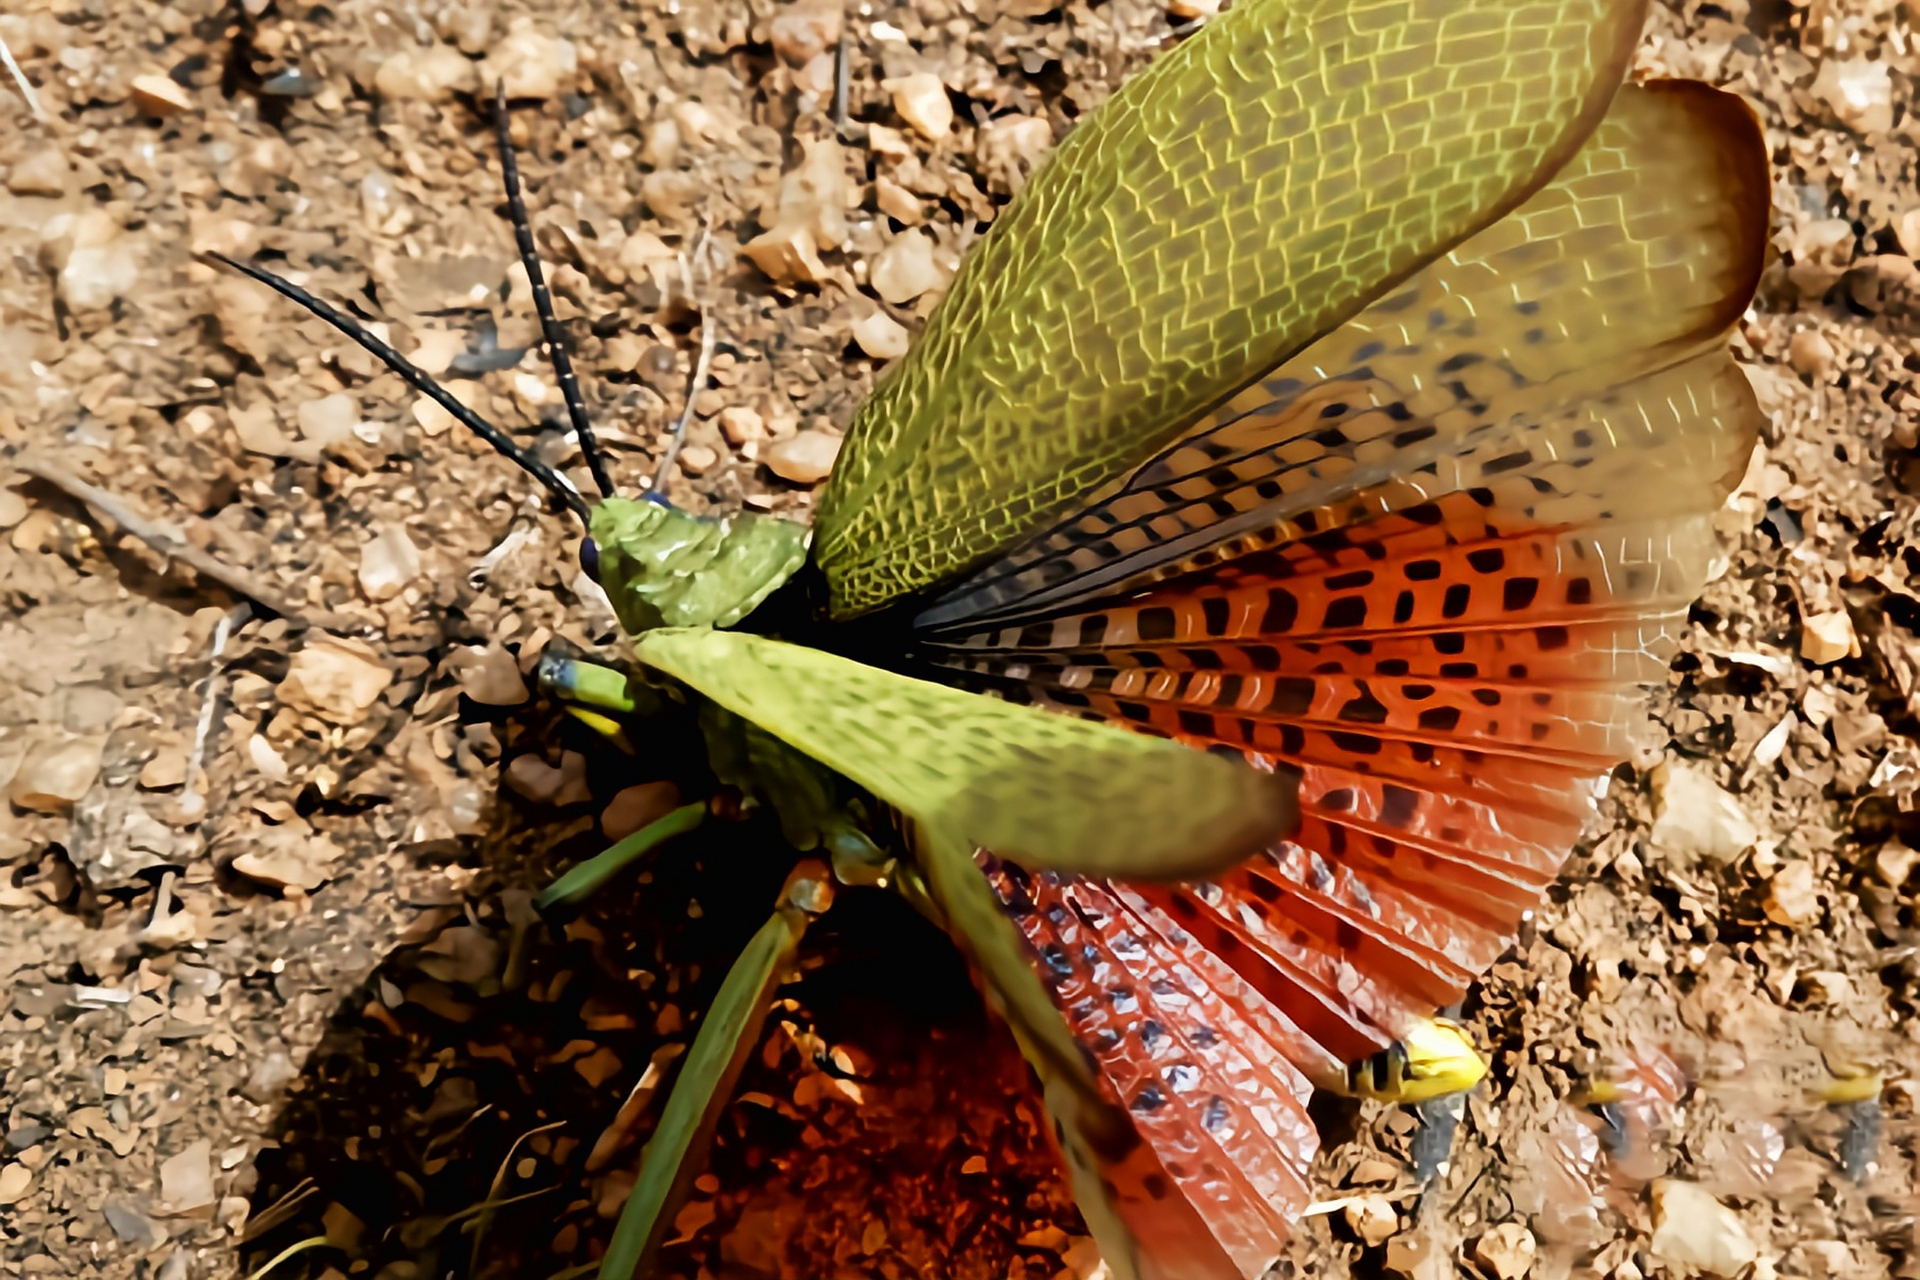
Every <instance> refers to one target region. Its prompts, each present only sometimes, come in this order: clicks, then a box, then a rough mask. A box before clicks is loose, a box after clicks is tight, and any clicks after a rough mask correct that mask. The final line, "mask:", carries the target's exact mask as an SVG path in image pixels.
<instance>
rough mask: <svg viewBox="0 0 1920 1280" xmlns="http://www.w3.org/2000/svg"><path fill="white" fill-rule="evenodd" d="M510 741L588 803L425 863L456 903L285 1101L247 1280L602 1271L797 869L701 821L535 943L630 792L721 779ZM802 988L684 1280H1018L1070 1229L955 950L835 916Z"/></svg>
mask: <svg viewBox="0 0 1920 1280" xmlns="http://www.w3.org/2000/svg"><path fill="white" fill-rule="evenodd" d="M480 710H481V709H479V708H475V707H472V706H468V707H466V708H465V711H466V712H467V713H468V714H477V713H479V712H480ZM497 728H498V731H499V733H500V736H501V739H502V741H503V743H504V744H505V747H506V753H507V755H508V756H509V757H511V756H512V755H514V754H515V753H516V752H523V751H528V750H539V751H546V752H549V753H551V752H553V751H554V749H555V748H556V747H557V746H560V745H564V746H565V747H566V748H568V749H572V750H577V751H580V752H582V753H583V754H585V755H586V756H587V759H588V761H589V782H590V785H591V788H592V790H593V791H594V793H595V797H596V798H595V800H594V801H593V803H592V804H590V805H588V804H582V805H578V806H575V808H574V809H572V810H564V811H555V810H552V809H537V810H536V809H530V808H528V807H527V806H525V805H522V804H517V803H514V802H511V801H510V799H509V798H508V797H507V796H506V795H505V794H504V793H503V796H502V798H501V801H500V803H498V804H497V805H496V814H495V817H494V820H493V821H492V824H491V826H490V827H489V829H488V830H487V831H486V832H485V833H484V834H483V835H481V836H480V837H478V838H476V839H472V840H468V841H461V842H445V843H438V844H432V845H423V846H419V847H417V848H416V849H414V850H412V851H411V852H412V854H413V855H414V856H415V857H416V858H417V859H420V860H423V861H428V862H433V863H438V864H440V865H442V866H454V867H457V869H458V870H459V871H460V872H461V874H460V875H458V876H456V877H454V879H455V880H456V881H462V880H463V881H465V882H466V883H467V885H468V888H467V890H466V891H465V892H464V893H462V894H461V895H460V896H459V897H458V898H457V899H455V900H450V901H446V902H445V903H443V904H441V905H438V906H434V907H429V908H427V909H426V910H425V911H424V912H423V914H421V915H420V916H419V917H418V918H417V919H416V921H415V923H414V925H413V926H412V927H411V928H410V929H409V930H408V931H407V933H406V934H405V935H404V936H403V937H401V938H400V939H398V940H397V942H396V944H395V945H394V946H393V947H392V949H391V950H390V951H388V952H387V953H386V954H385V956H384V957H383V958H382V960H381V961H380V963H379V964H378V966H377V967H376V968H375V969H374V971H373V972H372V973H371V974H370V975H369V976H368V977H367V978H366V980H365V981H364V982H363V983H361V984H360V986H359V987H358V988H357V989H355V990H353V991H352V992H351V993H350V994H349V995H348V997H347V998H346V999H344V1000H343V1001H342V1002H341V1003H340V1004H339V1006H338V1008H337V1009H336V1010H335V1012H334V1014H333V1016H332V1017H331V1019H330V1021H329V1023H328V1026H327V1029H326V1032H325V1035H324V1037H323V1039H322V1041H321V1043H320V1045H319V1046H318V1048H317V1049H315V1050H314V1052H313V1053H312V1054H311V1055H310V1056H309V1057H308V1059H307V1061H306V1062H305V1064H304V1066H303V1067H302V1069H301V1070H300V1072H299V1075H298V1077H297V1078H296V1079H294V1080H293V1081H291V1082H290V1083H289V1084H288V1086H287V1089H286V1093H285V1102H284V1105H283V1106H282V1108H281V1110H280V1111H279V1113H278V1115H277V1116H276V1117H275V1121H274V1123H273V1125H272V1127H271V1129H270V1130H269V1133H270V1136H271V1138H272V1139H273V1145H269V1146H268V1147H267V1148H266V1149H265V1150H264V1151H263V1152H262V1153H261V1155H260V1157H259V1159H258V1162H257V1169H258V1180H257V1183H256V1185H255V1188H254V1191H253V1194H252V1197H251V1201H252V1218H251V1224H252V1225H251V1227H250V1230H249V1234H248V1238H247V1243H246V1246H245V1262H246V1265H247V1266H248V1267H249V1269H254V1268H258V1267H260V1266H261V1265H263V1264H264V1263H266V1262H267V1261H268V1260H270V1259H272V1258H274V1257H275V1256H276V1255H278V1254H279V1253H280V1252H281V1251H282V1250H284V1249H286V1248H288V1247H289V1246H293V1245H296V1244H298V1243H300V1242H302V1241H313V1240H316V1239H319V1238H324V1243H321V1244H318V1245H316V1246H314V1247H310V1248H309V1249H307V1250H306V1251H305V1252H303V1253H301V1254H298V1255H296V1257H295V1258H293V1259H289V1260H288V1261H287V1262H285V1263H283V1264H282V1266H281V1267H279V1268H276V1271H275V1274H276V1276H278V1277H289V1276H299V1275H303V1274H304V1275H307V1276H322V1275H340V1274H343V1273H346V1274H352V1275H356V1276H358V1275H368V1276H376V1277H391V1278H393V1280H401V1278H403V1277H412V1276H420V1277H425V1276H436V1277H464V1276H488V1277H504V1276H516V1277H543V1276H551V1275H556V1274H559V1273H562V1272H565V1271H567V1270H568V1269H569V1268H572V1267H578V1266H581V1265H582V1264H588V1263H591V1262H592V1260H593V1259H595V1258H597V1257H598V1255H599V1254H600V1252H601V1251H602V1250H603V1249H604V1247H605V1242H606V1239H607V1237H608V1236H609V1234H610V1233H611V1230H612V1215H613V1214H614V1213H615V1212H616V1211H617V1206H618V1204H619V1202H620V1201H621V1199H622V1198H623V1197H624V1194H625V1191H626V1189H627V1187H628V1186H629V1185H630V1181H631V1177H632V1170H633V1167H634V1165H635V1163H636V1160H637V1156H638V1153H639V1149H640V1146H641V1144H642V1143H643V1142H644V1140H645V1138H646V1136H647V1134H648V1132H650V1130H651V1128H652V1125H653V1124H654V1122H655V1120H656V1118H657V1116H658V1113H659V1108H660V1103H661V1101H662V1100H663V1097H664V1089H661V1088H657V1087H655V1085H656V1082H661V1083H665V1084H670V1083H671V1081H672V1079H673V1077H674V1074H675V1067H676V1063H675V1061H674V1059H675V1056H676V1054H677V1052H678V1051H679V1049H680V1048H682V1047H683V1046H684V1045H686V1044H687V1043H688V1042H689V1041H690V1040H691V1037H692V1034H693V1031H694V1029H695V1028H696V1027H697V1024H698V1019H699V1017H700V1014H701V1011H703V1010H704V1009H705V1008H706V1006H707V1004H708V1003H709V1001H710V1000H711V998H712V996H713V994H714V992H715V991H716V990H717V988H718V986H719V983H720V981H721V980H722V978H723V977H724V976H725V973H726V969H727V966H728V965H729V964H730V963H731V961H732V959H733V958H734V956H735V955H736V954H737V952H738V951H739V949H740V947H741V945H742V944H743V943H744V942H745V940H746V939H747V937H748V936H749V935H750V934H751V933H752V932H753V930H754V929H755V928H757V927H758V926H759V925H760V924H761V923H762V922H763V921H764V920H765V919H766V916H767V913H768V911H769V910H770V909H771V907H772V904H773V902H774V900H775V897H776V895H777V893H778V891H779V889H780V886H781V884H782V883H783V881H784V878H785V876H786V874H787V872H788V870H789V869H790V868H791V865H792V858H793V854H792V852H791V851H790V850H789V849H787V848H786V846H784V845H783V844H782V843H781V842H780V840H779V839H778V836H777V833H776V832H775V831H774V830H773V829H772V828H771V824H770V823H766V822H762V821H758V820H749V821H747V822H744V823H725V822H719V821H711V820H710V821H709V822H708V823H706V824H705V825H704V826H703V827H702V828H701V829H699V830H697V831H696V832H694V833H693V834H691V835H689V836H685V837H682V838H681V839H680V840H678V841H677V842H675V843H674V844H672V845H670V846H668V847H667V848H666V849H665V850H663V851H661V852H660V853H659V854H657V855H656V856H655V857H654V858H653V859H652V860H651V862H650V863H648V864H647V865H646V867H645V869H644V870H643V871H641V872H639V873H638V874H629V875H628V876H627V877H625V878H624V879H623V880H622V881H621V882H619V883H617V884H616V885H614V886H612V887H610V888H609V889H607V890H605V891H603V892H602V893H600V894H599V895H598V896H597V897H596V898H594V899H593V900H592V901H591V902H590V903H589V904H588V905H587V906H586V907H585V908H584V909H583V910H582V911H581V912H579V913H578V914H577V915H574V916H572V917H571V918H567V917H563V916H558V915H556V916H554V917H553V918H550V919H542V918H541V917H540V916H539V915H538V914H537V913H536V912H535V911H534V910H533V907H532V898H533V896H534V894H535V893H536V892H537V891H538V890H539V889H540V888H541V887H543V886H544V885H545V884H547V883H548V882H549V881H550V880H551V879H552V877H553V876H554V874H556V872H557V871H558V870H559V869H562V868H564V867H565V866H566V865H568V864H570V863H571V862H573V861H574V860H576V859H578V858H581V857H585V856H588V855H590V854H592V853H594V852H597V851H598V849H599V848H600V847H601V845H602V844H603V841H602V840H601V839H600V838H599V837H598V836H597V835H596V834H595V828H594V823H593V821H592V818H591V815H592V814H593V813H597V812H598V811H599V806H601V805H604V803H605V802H606V800H607V798H608V797H609V796H611V794H612V793H613V792H614V791H616V790H618V789H619V788H620V787H622V786H627V785H631V784H633V783H635V782H637V781H647V780H654V779H658V778H661V777H672V778H675V780H676V781H678V782H680V783H681V784H682V786H683V788H684V792H685V794H687V795H698V794H703V792H702V791H701V790H700V788H702V787H704V786H706V785H707V780H706V779H704V778H703V777H701V776H700V773H701V770H702V769H703V767H704V766H703V765H700V764H699V763H698V761H699V753H698V752H697V751H689V750H687V748H688V746H689V744H691V743H696V742H697V737H695V736H693V734H692V730H691V726H690V725H668V726H664V727H661V726H655V727H653V728H651V729H649V731H648V732H647V733H646V734H645V735H642V736H641V737H640V739H639V740H640V741H641V742H642V744H643V745H642V750H641V752H640V753H639V754H638V755H637V756H635V757H628V756H625V755H622V754H621V753H619V752H617V751H615V750H614V749H612V748H611V747H609V746H607V745H606V744H605V743H604V742H602V741H600V740H598V739H596V738H595V737H594V736H593V735H592V734H590V733H588V732H586V731H584V730H582V729H580V728H579V726H577V725H573V724H571V722H565V723H560V724H556V723H554V722H553V721H552V720H551V719H547V720H544V721H541V722H538V723H535V722H532V721H531V720H528V719H526V718H524V717H522V718H516V719H513V720H508V721H505V722H503V723H501V724H500V725H498V726H497ZM689 761H692V762H694V763H693V764H692V765H691V766H690V765H689ZM801 969H802V975H801V977H800V978H799V980H798V981H796V982H795V983H793V984H792V985H790V986H789V987H788V988H787V989H786V990H785V991H784V992H783V997H785V998H784V999H783V1001H782V1003H781V1004H780V1006H779V1007H778V1008H777V1009H776V1011H775V1016H774V1018H773V1019H771V1020H770V1021H769V1026H768V1032H767V1034H766V1036H765V1037H764V1039H763V1043H762V1045H761V1046H760V1048H759V1050H758V1051H757V1052H756V1054H755V1056H754V1059H753V1061H752V1064H751V1065H750V1066H749V1068H748V1072H747V1075H746V1078H745V1080H744V1081H743V1082H742V1086H741V1089H740V1091H739V1093H738V1095H737V1100H736V1101H734V1102H733V1103H732V1104H731V1105H730V1106H729V1109H728V1112H727V1115H726V1117H725V1119H724V1120H723V1122H722V1124H721V1127H720V1133H719V1136H718V1139H717V1143H716V1147H715V1150H714V1153H713V1156H712V1159H711V1163H710V1167H711V1170H712V1172H711V1174H710V1176H709V1177H708V1178H706V1179H703V1180H702V1182H701V1183H700V1184H699V1186H698V1188H697V1189H696V1192H695V1195H694V1197H693V1199H692V1200H691V1201H690V1203H689V1206H688V1208H687V1209H685V1210H684V1211H683V1215H682V1217H681V1218H680V1219H679V1222H680V1224H681V1225H683V1226H684V1227H685V1228H686V1229H687V1230H686V1234H687V1236H688V1237H689V1238H688V1239H685V1240H683V1241H681V1242H680V1243H678V1244H677V1245H675V1246H674V1247H673V1248H671V1249H670V1251H669V1254H668V1258H667V1264H668V1266H667V1270H668V1273H670V1274H675V1275H694V1274H698V1273H700V1272H701V1271H702V1270H703V1269H704V1270H706V1271H707V1272H708V1273H710V1274H719V1275H733V1276H743V1277H745V1276H774V1275H783V1274H784V1275H796V1274H797V1275H806V1276H825V1275H829V1274H834V1273H835V1272H836V1270H838V1269H839V1268H842V1267H844V1266H845V1265H847V1264H848V1263H850V1262H857V1263H858V1264H859V1267H858V1270H859V1273H860V1274H863V1275H865V1274H886V1275H896V1274H898V1275H904V1274H915V1273H919V1272H920V1271H922V1269H923V1268H926V1267H929V1266H934V1267H938V1268H940V1269H941V1273H942V1274H948V1275H953V1276H955V1277H961V1276H968V1275H982V1276H984V1275H994V1276H1005V1275H1006V1274H1007V1270H1008V1266H1009V1263H1010V1262H1011V1261H1012V1260H1013V1259H1014V1257H1015V1255H1016V1254H1017V1253H1018V1252H1019V1246H1018V1245H1017V1243H1016V1242H1017V1241H1018V1240H1019V1239H1020V1238H1021V1237H1022V1236H1023V1235H1028V1234H1030V1233H1031V1232H1032V1231H1034V1230H1035V1229H1036V1227H1044V1226H1047V1225H1049V1224H1052V1223H1057V1222H1060V1221H1063V1220H1064V1221H1068V1222H1071V1221H1072V1220H1073V1212H1072V1210H1071V1208H1069V1207H1067V1205H1066V1199H1065V1193H1064V1191H1063V1189H1062V1188H1060V1187H1059V1186H1058V1183H1057V1179H1056V1177H1055V1175H1054V1172H1053V1163H1052V1159H1051V1155H1050V1152H1049V1150H1048V1149H1047V1146H1046V1144H1045V1140H1044V1137H1043V1135H1042V1131H1041V1127H1040V1124H1039V1117H1038V1114H1037V1112H1038V1107H1037V1103H1036V1102H1034V1101H1033V1100H1032V1099H1031V1098H1030V1096H1029V1093H1028V1086H1027V1082H1026V1074H1025V1068H1024V1067H1023V1066H1022V1064H1021V1063H1020V1061H1019V1058H1018V1055H1017V1053H1016V1052H1015V1050H1014V1049H1013V1047H1012V1045H1011V1043H1010V1042H1009V1040H1008V1038H1007V1036H1006V1035H1005V1033H1004V1032H1003V1031H1001V1030H1000V1029H998V1028H997V1027H996V1026H994V1025H993V1024H991V1023H990V1022H989V1020H988V1018H987V1016H986V1014H985V1013H984V1011H983V1009H982V1008H981V1006H980V1004H979V1001H978V999H977V997H976V995H975V993H974V991H973V989H972V987H971V985H970V983H969V981H968V978H967V975H966V973H965V970H964V968H963V966H962V964H961V963H960V961H959V959H958V957H957V955H956V953H955V952H954V951H953V949H952V948H951V946H950V945H949V944H948V943H947V941H946V940H945V938H944V937H942V936H941V935H939V934H938V933H937V932H936V931H934V930H933V929H932V928H930V927H929V926H927V925H926V924H925V923H924V922H923V921H921V920H920V919H919V918H918V917H917V916H915V915H913V913H912V912H911V911H910V910H909V909H908V908H907V907H906V906H905V905H904V904H903V903H901V902H900V901H898V900H897V899H895V898H894V897H893V895H891V894H885V893H881V892H878V891H871V890H865V891H848V892H843V893H842V894H841V895H840V897H839V900H838V902H837V904H836V906H835V907H834V909H833V910H832V911H831V912H830V913H829V914H828V915H827V916H826V917H825V918H824V919H823V920H822V921H821V922H820V923H819V924H818V925H816V927H815V929H814V931H813V932H812V933H811V934H810V935H809V938H808V941H807V944H806V948H805V951H804V953H803V957H802V964H801ZM656 1064H657V1065H656ZM636 1086H638V1088H637V1089H636ZM623 1100H624V1101H627V1102H629V1103H630V1105H629V1106H628V1108H627V1112H628V1114H627V1115H626V1116H625V1117H621V1118H620V1119H618V1120H617V1119H616V1118H617V1117H620V1116H621V1112H622V1104H623ZM610 1131H611V1132H610ZM489 1203H491V1204H492V1205H494V1206H495V1207H494V1208H492V1209H491V1210H490V1211H489V1210H486V1209H484V1207H483V1206H486V1205H488V1204H489ZM1056 1230H1057V1229H1056ZM1054 1265H1055V1266H1057V1265H1058V1264H1057V1262H1055V1263H1054Z"/></svg>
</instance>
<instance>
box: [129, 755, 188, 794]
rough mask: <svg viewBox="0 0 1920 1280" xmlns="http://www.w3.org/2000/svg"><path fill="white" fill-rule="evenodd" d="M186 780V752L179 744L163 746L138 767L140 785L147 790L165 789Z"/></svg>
mask: <svg viewBox="0 0 1920 1280" xmlns="http://www.w3.org/2000/svg"><path fill="white" fill-rule="evenodd" d="M186 780H187V753H186V750H185V749H184V748H182V747H179V746H164V747H161V748H160V749H159V750H158V751H155V752H154V753H153V759H151V760H149V761H147V762H146V764H144V765H142V766H141V768H140V785H141V786H142V787H144V788H145V789H147V790H148V791H165V790H167V789H169V788H171V787H177V786H179V785H180V784H182V783H183V782H185V781H186Z"/></svg>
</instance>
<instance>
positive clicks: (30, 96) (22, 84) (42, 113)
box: [0, 36, 47, 124]
mask: <svg viewBox="0 0 1920 1280" xmlns="http://www.w3.org/2000/svg"><path fill="white" fill-rule="evenodd" d="M0 62H4V63H6V64H7V72H8V74H9V75H11V76H12V77H13V84H14V87H15V88H17V89H19V90H20V96H21V97H23V98H25V99H26V100H27V110H29V111H31V112H33V118H34V119H35V120H38V121H40V122H41V123H42V124H45V123H46V120H47V113H46V110H45V109H44V108H42V107H41V105H40V95H39V94H37V93H35V92H34V91H33V81H31V80H29V79H27V73H26V72H24V71H22V70H21V69H20V64H19V63H17V62H15V61H14V60H13V50H11V49H9V48H7V41H6V37H5V36H0Z"/></svg>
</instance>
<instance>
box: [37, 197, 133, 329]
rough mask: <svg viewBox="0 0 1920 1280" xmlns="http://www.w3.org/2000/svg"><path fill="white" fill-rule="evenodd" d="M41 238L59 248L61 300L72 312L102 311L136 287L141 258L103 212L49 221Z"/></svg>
mask: <svg viewBox="0 0 1920 1280" xmlns="http://www.w3.org/2000/svg"><path fill="white" fill-rule="evenodd" d="M41 234H42V237H43V238H44V239H45V240H47V241H48V242H49V243H52V244H54V245H56V246H57V247H58V248H63V249H64V260H62V261H61V262H60V296H61V297H62V298H64V299H65V300H66V303H67V305H68V306H69V307H71V308H73V309H74V310H75V311H101V310H105V309H106V308H107V307H110V306H112V305H113V303H114V302H115V301H117V300H118V299H120V298H123V297H126V296H127V295H128V294H130V293H132V292H134V290H135V289H137V288H138V287H139V284H140V255H139V253H138V252H137V250H136V249H135V247H134V244H133V243H132V241H131V240H129V238H128V237H127V234H126V232H125V230H124V229H123V228H122V227H121V226H120V223H119V221H118V220H116V219H115V218H114V216H113V215H112V214H111V213H109V212H107V211H106V210H105V209H87V210H85V211H83V212H81V213H80V214H79V215H78V216H73V217H68V216H65V215H62V216H59V217H54V218H51V219H49V220H48V221H47V225H46V227H45V228H43V230H42V233H41Z"/></svg>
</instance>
